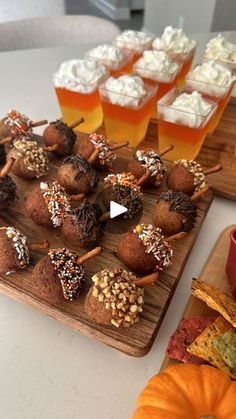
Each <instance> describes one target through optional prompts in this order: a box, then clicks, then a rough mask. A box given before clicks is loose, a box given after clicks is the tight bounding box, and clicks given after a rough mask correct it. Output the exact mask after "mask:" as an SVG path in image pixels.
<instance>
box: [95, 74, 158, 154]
mask: <svg viewBox="0 0 236 419" xmlns="http://www.w3.org/2000/svg"><path fill="white" fill-rule="evenodd" d="M156 89H157V88H156V86H153V85H150V84H148V83H145V82H144V81H143V80H142V79H141V78H140V77H139V76H131V75H128V74H124V75H121V76H118V77H110V78H109V79H107V80H106V81H105V82H104V83H103V84H102V85H101V86H100V87H99V93H100V97H101V102H102V108H103V113H104V125H105V130H106V135H107V137H108V138H109V139H110V140H113V141H115V142H123V141H124V140H128V141H129V143H130V145H131V146H133V147H135V146H137V145H138V144H139V143H140V142H141V141H142V140H143V139H144V137H145V135H146V131H147V127H148V123H149V120H150V116H151V112H152V109H153V106H154V103H155V101H156V98H155V95H156Z"/></svg>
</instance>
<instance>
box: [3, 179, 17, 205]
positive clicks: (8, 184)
mask: <svg viewBox="0 0 236 419" xmlns="http://www.w3.org/2000/svg"><path fill="white" fill-rule="evenodd" d="M15 198H16V184H15V182H14V181H13V180H12V178H11V177H10V176H8V175H6V176H3V177H0V205H1V204H5V203H8V202H13V201H14V200H15Z"/></svg>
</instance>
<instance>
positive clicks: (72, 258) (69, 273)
mask: <svg viewBox="0 0 236 419" xmlns="http://www.w3.org/2000/svg"><path fill="white" fill-rule="evenodd" d="M101 250H102V249H101V248H100V247H97V248H95V249H93V250H92V251H91V252H89V253H87V254H86V255H84V256H82V257H81V258H79V257H78V256H76V255H75V254H74V253H72V252H70V250H68V249H66V248H62V249H50V250H49V252H48V255H47V256H44V257H43V258H42V259H40V261H39V262H38V263H37V264H36V265H35V267H34V270H33V274H32V277H33V282H34V285H35V288H36V289H37V291H38V293H39V294H40V296H41V297H42V298H45V299H46V300H49V301H50V302H51V303H58V302H62V301H63V300H68V301H73V300H74V299H76V298H77V297H79V295H80V293H81V291H82V289H83V286H84V282H85V269H84V266H83V263H84V262H86V261H87V260H89V259H91V258H92V257H94V256H96V255H98V254H99V253H100V252H101Z"/></svg>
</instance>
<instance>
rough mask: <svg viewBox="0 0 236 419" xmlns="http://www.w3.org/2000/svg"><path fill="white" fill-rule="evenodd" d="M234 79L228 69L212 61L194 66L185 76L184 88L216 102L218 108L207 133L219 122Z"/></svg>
mask: <svg viewBox="0 0 236 419" xmlns="http://www.w3.org/2000/svg"><path fill="white" fill-rule="evenodd" d="M235 79H236V77H235V75H234V74H233V73H232V71H231V70H230V68H228V67H227V66H225V65H223V64H221V63H220V62H217V61H213V60H210V61H206V62H203V63H202V64H198V65H196V66H195V67H194V68H193V69H192V70H191V71H190V72H189V73H188V74H187V76H186V79H185V84H186V87H189V88H191V89H192V90H198V91H199V92H201V93H203V94H204V95H205V96H207V97H208V98H209V99H213V100H215V99H216V100H218V107H217V110H216V112H215V115H214V117H213V118H212V121H211V124H210V127H209V132H213V131H214V130H215V128H216V127H217V125H218V123H219V121H220V118H221V116H222V114H223V112H224V109H225V107H226V105H227V103H228V101H229V99H230V95H231V92H232V89H233V87H234V84H235Z"/></svg>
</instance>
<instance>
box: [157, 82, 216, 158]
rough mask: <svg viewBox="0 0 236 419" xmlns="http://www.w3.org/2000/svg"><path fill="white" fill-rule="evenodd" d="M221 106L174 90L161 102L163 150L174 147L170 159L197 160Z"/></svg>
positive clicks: (161, 142)
mask: <svg viewBox="0 0 236 419" xmlns="http://www.w3.org/2000/svg"><path fill="white" fill-rule="evenodd" d="M216 108H217V102H216V101H213V100H210V99H208V98H206V97H203V96H202V95H201V93H199V92H197V91H194V92H189V91H181V90H180V89H177V88H174V89H172V90H170V91H169V92H168V93H167V94H166V95H165V96H164V97H163V98H162V99H160V101H159V102H158V137H159V149H162V148H165V147H166V146H167V145H168V144H173V146H174V149H173V151H170V152H169V153H168V159H170V160H178V159H183V158H184V159H187V160H191V159H195V158H196V156H197V155H198V153H199V151H200V149H201V146H202V144H203V141H204V139H205V137H206V135H207V133H208V131H209V125H210V123H211V120H212V118H213V116H214V113H215V111H216Z"/></svg>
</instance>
